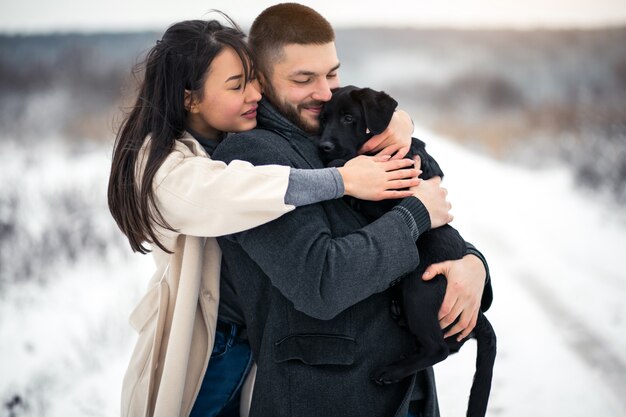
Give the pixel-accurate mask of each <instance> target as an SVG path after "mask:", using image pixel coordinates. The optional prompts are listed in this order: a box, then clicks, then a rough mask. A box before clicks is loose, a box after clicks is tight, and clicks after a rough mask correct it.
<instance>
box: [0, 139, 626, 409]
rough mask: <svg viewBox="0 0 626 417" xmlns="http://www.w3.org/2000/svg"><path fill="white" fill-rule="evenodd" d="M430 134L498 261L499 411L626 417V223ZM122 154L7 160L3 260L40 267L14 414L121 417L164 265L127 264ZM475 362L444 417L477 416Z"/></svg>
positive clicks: (464, 367) (5, 385)
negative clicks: (116, 171)
mask: <svg viewBox="0 0 626 417" xmlns="http://www.w3.org/2000/svg"><path fill="white" fill-rule="evenodd" d="M418 137H421V138H422V139H424V140H426V141H427V143H428V149H429V151H430V152H431V153H432V154H433V155H434V156H435V157H436V158H437V159H438V160H439V161H440V163H441V165H442V167H443V168H444V171H445V172H446V174H447V177H446V179H445V181H444V184H445V185H446V186H447V187H448V189H449V191H450V201H451V202H452V203H453V212H454V214H455V221H454V223H453V225H454V226H455V227H457V228H458V229H459V230H460V231H461V233H462V234H463V235H464V237H465V238H466V239H467V240H468V241H470V242H472V243H474V244H475V245H476V246H477V247H478V248H480V249H481V250H482V251H483V252H484V253H485V255H486V256H487V258H488V260H489V262H490V266H491V274H492V277H493V285H494V291H495V301H494V305H493V307H492V309H491V310H490V312H489V313H488V316H489V318H490V320H491V321H492V323H493V324H494V327H495V329H496V331H497V333H498V337H499V356H498V360H497V363H496V370H495V377H494V387H493V391H492V400H491V403H490V412H489V414H490V415H498V416H506V417H513V416H524V417H526V416H529V415H530V416H545V417H552V416H568V417H572V416H589V415H594V416H624V415H626V404H625V402H624V400H623V399H622V396H621V395H619V394H620V393H624V392H626V384H625V381H626V372H625V369H626V353H625V352H626V303H624V300H626V273H624V272H623V271H624V268H623V267H622V265H621V262H622V257H623V254H624V248H626V224H625V220H624V216H623V213H619V212H618V211H617V210H618V208H616V207H611V206H610V204H609V203H606V202H604V201H603V200H602V199H601V198H600V197H596V196H593V195H592V194H591V193H589V192H588V191H584V190H577V189H576V184H574V183H572V180H571V177H570V175H569V174H568V172H567V171H565V170H564V169H554V170H547V171H546V170H544V171H541V172H531V171H530V170H528V169H521V168H513V167H511V166H508V165H503V164H501V163H498V162H494V161H492V160H490V159H487V158H484V157H481V156H479V155H476V154H473V153H471V152H468V151H466V150H463V149H461V148H459V147H458V146H456V145H453V144H451V143H449V142H447V141H445V140H443V139H441V138H437V137H435V136H433V135H431V134H429V133H427V132H418ZM109 158H110V157H109V150H108V149H95V150H91V151H86V152H83V153H81V154H80V155H78V154H68V153H67V152H65V151H63V150H62V149H58V148H51V149H44V150H42V149H40V150H39V151H38V152H37V154H36V155H31V156H28V157H26V156H25V155H24V154H23V150H20V149H19V148H11V149H9V148H7V147H3V150H2V152H0V162H1V164H0V170H1V172H2V176H3V179H5V180H4V181H3V184H2V185H1V187H2V190H3V191H2V194H3V196H4V197H2V198H0V203H1V205H0V224H8V221H7V220H8V219H9V220H11V223H15V224H14V225H13V226H12V227H11V228H8V227H4V226H3V227H2V228H0V231H1V232H2V236H0V238H2V240H0V243H2V246H0V249H1V250H2V251H3V252H2V257H1V259H2V262H3V263H4V262H10V265H18V266H20V265H25V264H31V266H30V267H23V266H20V267H19V268H18V267H15V268H9V267H2V268H0V272H1V273H2V274H3V275H1V276H0V278H2V280H1V281H0V375H1V377H0V401H1V407H2V408H1V411H0V416H13V415H14V416H43V415H45V416H52V417H55V416H63V417H68V416H110V417H113V416H117V415H119V411H118V409H119V406H118V404H119V391H120V386H121V380H122V376H123V372H124V368H125V366H126V362H127V360H128V357H129V355H130V351H131V349H132V344H133V341H134V335H133V332H132V330H131V329H130V326H129V325H128V323H127V316H128V315H129V313H130V311H131V310H132V307H133V305H134V303H135V302H136V301H137V300H138V299H139V297H140V294H141V291H142V289H143V287H144V286H145V285H146V283H147V280H148V278H149V276H150V273H151V271H152V266H151V264H150V258H149V257H146V256H139V255H137V256H129V255H125V253H126V254H128V253H129V252H130V249H128V248H127V247H125V246H124V243H123V241H122V240H121V239H120V238H119V234H118V233H117V231H116V229H115V226H114V225H113V222H112V220H111V219H110V216H109V214H108V211H107V209H106V203H105V191H106V190H105V189H106V179H107V175H108V164H109ZM6 196H9V197H11V198H7V197H6ZM61 230H65V232H63V233H61V232H60V231H61ZM8 233H12V235H11V239H13V240H14V241H15V242H16V244H15V245H14V244H11V245H7V243H6V241H7V237H8V236H9V235H8ZM42 236H44V237H46V236H47V237H46V238H45V239H44V238H43V237H42ZM77 236H78V237H77ZM20 242H22V244H24V245H26V246H24V247H20V246H19V245H17V243H20ZM68 248H69V249H68ZM49 253H53V254H54V256H53V257H50V256H48V255H46V254H49ZM29 259H32V260H31V261H29V262H25V260H29ZM41 259H43V260H45V262H42V260H41ZM7 265H8V264H7ZM33 265H34V266H33ZM24 271H26V272H24ZM22 273H23V274H29V275H30V276H32V277H34V278H32V277H31V278H29V279H26V278H25V276H22V277H20V274H22ZM20 278H21V279H20ZM474 355H475V349H474V345H473V342H470V343H468V344H467V345H466V346H465V348H464V349H463V350H462V351H461V353H459V354H458V355H455V356H453V357H450V358H449V359H448V360H447V361H446V362H444V363H443V364H441V365H438V366H437V378H438V389H439V394H440V405H441V409H442V415H443V416H444V417H449V416H461V415H464V414H465V402H466V397H467V393H468V392H469V384H470V383H471V375H472V373H473V360H474Z"/></svg>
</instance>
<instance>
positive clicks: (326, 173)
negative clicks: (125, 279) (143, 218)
mask: <svg viewBox="0 0 626 417" xmlns="http://www.w3.org/2000/svg"><path fill="white" fill-rule="evenodd" d="M411 164H412V162H411V161H389V160H388V158H386V157H364V156H362V157H357V158H354V159H353V160H351V161H349V162H348V163H347V164H346V166H345V167H342V168H339V169H335V168H327V169H318V170H292V169H291V168H290V167H287V166H280V165H265V166H253V165H252V164H250V163H248V162H243V161H239V160H235V161H232V162H231V163H229V164H228V165H227V164H225V163H223V162H221V161H214V160H212V159H209V158H206V157H204V156H196V155H193V154H191V153H189V151H188V150H187V151H186V150H185V149H183V148H182V147H181V149H177V150H175V151H174V152H173V153H172V154H171V155H170V156H169V157H168V158H167V160H166V161H165V162H164V163H163V166H162V167H161V168H160V169H159V172H158V173H157V176H156V177H155V182H154V185H155V201H156V204H157V207H158V208H159V210H160V211H161V214H162V215H163V218H164V219H165V221H167V223H168V224H169V225H170V226H172V227H173V228H174V229H176V230H177V231H178V232H179V233H183V234H188V235H193V236H221V235H225V234H231V233H237V232H240V231H242V230H247V229H250V228H253V227H256V226H259V225H261V224H264V223H267V222H269V221H272V220H274V219H276V218H278V217H280V216H282V215H283V214H285V213H288V212H289V211H291V210H293V209H294V207H295V206H300V205H306V204H311V203H316V202H319V201H325V200H332V199H335V198H339V197H341V196H342V195H344V194H347V195H352V196H355V197H359V198H363V199H371V200H376V199H378V200H380V199H383V198H401V197H405V196H407V195H412V193H411V192H410V191H395V190H394V189H397V188H404V187H410V186H413V185H415V184H416V183H418V182H419V179H417V178H416V177H417V174H418V172H417V171H416V170H415V169H407V170H403V169H400V170H399V168H403V167H407V166H410V165H411ZM304 171H308V172H304ZM407 176H408V177H409V179H406V177H407Z"/></svg>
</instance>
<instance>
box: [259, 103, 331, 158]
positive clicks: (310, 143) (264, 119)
mask: <svg viewBox="0 0 626 417" xmlns="http://www.w3.org/2000/svg"><path fill="white" fill-rule="evenodd" d="M257 114H258V116H257V128H258V129H263V130H269V131H272V132H274V133H276V134H278V135H280V136H282V137H283V138H284V139H285V140H287V142H289V144H290V145H291V147H292V148H293V149H294V150H295V151H296V152H297V153H298V154H300V156H301V157H302V158H304V160H305V161H306V162H307V164H308V165H309V167H310V168H324V163H323V162H322V160H321V159H320V156H319V153H318V151H317V141H318V136H316V135H309V134H308V133H306V132H304V131H303V130H302V129H300V128H299V127H298V126H296V125H295V124H293V123H292V122H291V121H290V120H288V119H287V118H286V117H285V116H283V115H282V113H280V112H279V111H278V110H277V109H276V108H275V107H274V106H273V105H272V104H271V103H270V102H269V101H268V100H267V99H265V98H263V99H262V100H261V101H260V102H259V109H258V113H257Z"/></svg>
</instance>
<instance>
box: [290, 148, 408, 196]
mask: <svg viewBox="0 0 626 417" xmlns="http://www.w3.org/2000/svg"><path fill="white" fill-rule="evenodd" d="M413 166H414V164H413V162H412V161H410V160H406V159H402V160H396V161H390V160H389V157H388V156H375V157H369V156H357V157H356V158H353V159H351V160H350V161H348V162H347V163H346V164H345V165H344V166H343V167H341V168H325V169H296V168H292V169H291V173H290V174H289V186H288V187H287V193H286V194H285V203H286V204H291V205H294V206H296V207H299V206H305V205H307V204H313V203H319V202H320V201H326V200H332V199H335V198H339V197H342V196H344V195H350V196H352V197H356V198H360V199H362V200H372V201H378V200H385V199H390V198H392V199H399V198H404V197H409V196H411V195H413V193H412V192H411V191H410V190H405V191H402V190H401V189H408V188H409V187H413V186H415V185H417V184H419V181H420V180H419V178H417V176H418V175H419V174H420V172H419V171H418V170H416V169H414V168H413ZM408 167H412V168H411V169H409V168H408Z"/></svg>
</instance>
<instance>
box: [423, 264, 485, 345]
mask: <svg viewBox="0 0 626 417" xmlns="http://www.w3.org/2000/svg"><path fill="white" fill-rule="evenodd" d="M439 274H443V275H445V276H446V278H447V280H448V286H447V288H446V295H445V297H444V299H443V303H442V304H441V308H440V309H439V325H440V326H441V328H442V329H445V328H446V327H448V326H449V325H451V324H452V323H454V320H456V318H457V317H458V318H459V321H458V322H457V323H456V324H455V325H454V326H452V328H451V329H450V330H448V331H447V332H446V334H445V335H444V337H450V336H453V335H455V334H457V333H458V334H459V335H458V336H457V340H459V341H460V340H462V339H464V338H466V337H467V336H469V334H470V333H471V331H472V330H473V329H474V326H476V319H477V318H478V310H479V309H480V300H481V297H482V295H483V289H484V287H485V279H486V277H487V271H485V266H484V265H483V263H482V261H481V260H480V259H479V258H478V257H477V256H475V255H471V254H470V255H465V256H464V257H463V258H462V259H459V260H456V261H445V262H440V263H437V264H432V265H430V266H429V267H428V268H426V271H425V272H424V275H422V279H424V280H426V281H428V280H431V279H433V278H434V277H435V276H437V275H439Z"/></svg>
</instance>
